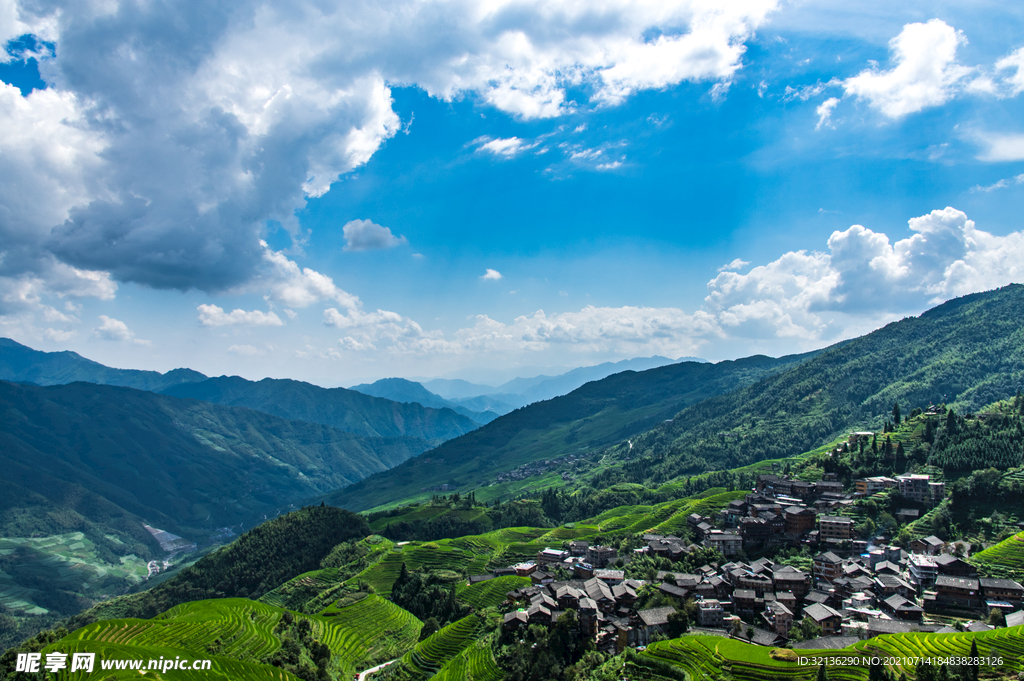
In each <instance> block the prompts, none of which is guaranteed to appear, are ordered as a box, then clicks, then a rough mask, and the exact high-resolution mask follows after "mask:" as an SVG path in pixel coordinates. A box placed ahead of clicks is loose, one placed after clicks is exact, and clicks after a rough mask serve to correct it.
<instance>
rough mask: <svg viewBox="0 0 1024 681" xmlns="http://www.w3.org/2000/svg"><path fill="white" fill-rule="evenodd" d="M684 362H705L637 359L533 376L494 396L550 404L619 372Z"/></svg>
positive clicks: (511, 383) (656, 357)
mask: <svg viewBox="0 0 1024 681" xmlns="http://www.w3.org/2000/svg"><path fill="white" fill-rule="evenodd" d="M683 361H696V362H703V361H705V360H702V359H698V358H695V357H684V358H682V359H679V360H674V359H669V358H668V357H658V356H654V357H637V358H635V359H624V360H622V361H621V362H605V363H603V364H598V365H596V366H592V367H580V368H579V369H573V370H572V371H568V372H566V373H564V374H562V375H560V376H536V377H534V378H526V379H523V378H517V379H513V380H512V381H509V382H508V383H505V384H504V385H501V386H498V388H497V390H495V392H497V393H512V394H517V395H521V396H522V397H523V399H524V401H525V402H526V404H531V403H533V402H540V401H541V400H550V399H551V398H552V397H558V396H559V395H567V394H569V393H571V392H572V391H573V390H575V389H576V388H579V387H580V386H581V385H583V384H584V383H589V382H590V381H599V380H601V379H602V378H607V377H608V376H611V375H612V374H617V373H619V372H622V371H647V370H648V369H657V368H658V367H663V366H666V365H668V364H675V363H677V362H683Z"/></svg>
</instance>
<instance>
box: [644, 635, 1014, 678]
mask: <svg viewBox="0 0 1024 681" xmlns="http://www.w3.org/2000/svg"><path fill="white" fill-rule="evenodd" d="M972 641H975V642H976V643H977V645H978V653H979V656H980V657H983V658H988V657H996V658H1002V664H1001V665H995V666H993V665H982V666H981V667H980V672H981V675H982V676H983V677H988V678H992V677H1004V678H1005V677H1014V678H1015V677H1016V676H1017V674H1018V673H1020V672H1021V671H1022V670H1024V662H1022V659H1024V626H1018V627H1011V628H1008V629H995V630H992V631H983V632H976V633H950V634H926V633H908V634H884V635H881V636H877V637H875V638H871V639H867V640H865V641H860V642H859V643H856V644H854V645H852V646H850V647H848V648H842V649H838V650H837V649H828V650H810V649H802V650H793V651H792V653H793V655H787V656H791V657H793V658H796V657H798V656H802V657H814V658H835V659H840V658H851V657H855V656H856V657H860V658H862V659H863V658H871V657H881V658H887V659H889V660H893V661H896V660H898V661H899V662H896V663H894V664H890V665H888V666H889V669H890V671H892V672H893V673H895V674H896V675H899V674H901V673H904V674H907V675H908V676H911V677H912V675H913V674H914V671H915V668H916V665H917V661H919V660H920V658H948V657H967V656H968V655H969V654H970V650H971V642H972ZM776 650H778V649H774V648H766V647H763V646H758V645H754V644H750V643H745V642H743V641H739V640H736V639H730V638H725V637H721V636H683V637H681V638H677V639H672V640H669V641H660V642H657V643H653V644H651V645H650V646H648V647H647V650H645V651H644V652H643V653H642V657H649V658H651V659H655V660H658V661H661V662H665V663H669V664H671V665H673V666H676V667H680V668H682V669H684V670H685V671H686V672H687V674H688V675H689V677H690V678H691V679H692V680H693V681H701V680H707V679H718V678H720V677H721V676H722V674H723V673H728V674H729V675H730V677H731V678H732V679H734V680H735V681H774V680H777V679H779V678H787V679H793V680H794V681H813V679H815V678H816V677H817V674H818V667H817V666H812V665H800V664H799V661H798V660H797V659H792V660H786V659H777V658H782V657H785V656H783V655H773V654H772V653H773V651H776ZM826 668H827V672H828V677H829V678H830V679H833V678H835V679H849V680H851V681H866V679H867V678H868V665H867V664H866V663H865V664H861V665H838V664H837V665H827V664H826Z"/></svg>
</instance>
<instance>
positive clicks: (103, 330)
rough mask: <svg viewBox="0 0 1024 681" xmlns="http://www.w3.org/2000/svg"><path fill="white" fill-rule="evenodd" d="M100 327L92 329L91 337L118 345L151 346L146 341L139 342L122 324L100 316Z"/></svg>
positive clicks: (102, 315)
mask: <svg viewBox="0 0 1024 681" xmlns="http://www.w3.org/2000/svg"><path fill="white" fill-rule="evenodd" d="M100 322H101V323H100V325H99V326H97V327H96V328H95V329H93V332H92V334H93V336H95V337H96V338H100V339H102V340H109V341H117V342H120V343H134V344H135V345H151V344H152V343H150V342H149V341H148V340H141V339H139V338H136V337H135V333H134V332H133V331H132V330H131V329H129V328H128V325H127V324H125V323H124V322H122V321H120V320H118V319H114V318H113V317H108V316H107V315H105V314H101V315H100Z"/></svg>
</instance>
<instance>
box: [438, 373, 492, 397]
mask: <svg viewBox="0 0 1024 681" xmlns="http://www.w3.org/2000/svg"><path fill="white" fill-rule="evenodd" d="M420 385H422V386H423V387H424V388H426V389H427V390H429V391H430V392H432V393H434V394H435V395H440V396H441V397H443V398H444V399H446V400H461V399H466V398H468V397H479V396H480V395H489V394H491V393H494V392H497V388H495V387H494V386H493V385H484V384H483V383H470V382H469V381H463V380H462V379H461V378H433V379H431V380H429V381H420Z"/></svg>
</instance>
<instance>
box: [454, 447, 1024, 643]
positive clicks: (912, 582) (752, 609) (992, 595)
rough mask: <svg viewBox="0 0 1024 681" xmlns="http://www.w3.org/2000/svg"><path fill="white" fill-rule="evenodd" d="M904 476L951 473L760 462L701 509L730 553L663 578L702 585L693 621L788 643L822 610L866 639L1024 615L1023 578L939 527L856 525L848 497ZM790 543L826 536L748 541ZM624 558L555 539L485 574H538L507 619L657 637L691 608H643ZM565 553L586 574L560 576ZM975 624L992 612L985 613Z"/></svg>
mask: <svg viewBox="0 0 1024 681" xmlns="http://www.w3.org/2000/svg"><path fill="white" fill-rule="evenodd" d="M854 435H855V436H858V437H859V436H863V435H869V434H860V433H857V434H854ZM851 437H854V436H851ZM890 488H896V489H898V490H899V491H900V494H901V495H902V496H903V497H904V498H906V499H909V500H912V501H915V502H918V503H919V504H924V505H927V504H933V503H935V502H937V501H938V500H940V499H941V498H942V495H943V494H944V493H945V490H944V487H943V484H942V483H938V482H932V481H931V480H930V479H929V476H927V475H918V474H912V475H911V474H908V475H902V476H898V477H896V478H882V477H876V478H867V479H864V480H858V481H856V483H855V491H853V492H852V493H847V492H846V491H845V490H844V489H843V485H842V483H840V482H838V481H837V480H835V479H834V478H833V479H829V478H828V477H826V479H824V480H822V481H819V482H805V481H800V480H793V479H790V478H788V477H785V476H778V475H762V476H759V478H758V480H757V485H756V487H755V489H754V490H753V491H752V492H751V493H750V494H747V495H746V497H745V498H744V499H742V500H736V501H733V502H731V503H730V504H729V505H728V506H727V507H726V508H724V509H722V510H721V511H719V512H718V514H717V516H715V517H707V516H701V515H698V514H693V515H691V516H689V517H688V518H687V524H688V526H689V527H690V528H691V530H692V535H693V537H694V538H695V540H696V542H700V544H701V545H702V546H705V547H714V548H716V549H718V550H719V551H720V552H721V554H722V555H723V556H724V557H725V558H726V559H727V560H728V561H729V562H726V563H724V564H722V565H714V564H712V565H707V566H704V567H702V568H700V570H699V571H698V572H697V573H695V574H682V573H672V572H659V573H658V575H657V580H656V581H655V582H654V583H653V584H652V585H651V587H652V588H656V589H658V590H659V591H660V592H662V593H663V594H665V595H667V596H669V597H670V600H671V601H672V602H673V603H675V604H676V605H677V606H679V607H681V606H682V605H683V604H684V603H686V602H687V601H689V600H691V599H692V600H693V602H694V605H695V606H696V609H695V611H693V610H691V612H694V613H695V615H696V621H694V622H691V623H690V625H691V626H692V627H698V628H700V629H702V630H704V631H706V632H708V633H710V632H714V631H717V632H719V633H721V634H723V635H728V634H727V632H728V633H729V634H731V635H734V636H736V637H739V638H742V639H743V640H749V641H751V642H753V643H759V644H762V645H772V646H777V645H782V644H784V643H785V642H786V641H787V640H788V639H789V638H790V637H791V636H792V630H793V628H794V627H795V626H797V625H798V624H799V623H800V622H801V621H802V620H804V619H809V620H811V621H813V622H814V623H815V624H816V625H817V626H818V628H820V631H821V634H822V636H824V637H851V638H857V639H860V638H864V637H869V636H874V635H877V634H882V633H897V632H906V631H940V632H942V631H948V630H950V629H949V628H948V627H942V626H941V625H936V624H928V623H927V622H928V617H927V615H929V614H949V615H956V616H961V617H967V618H982V617H985V616H987V615H988V613H989V612H990V611H991V610H992V609H998V610H1002V611H1004V613H1006V620H1007V625H1010V626H1012V625H1013V624H1024V610H1022V607H1024V587H1022V586H1021V585H1020V584H1019V583H1017V582H1015V581H1013V580H1009V579H990V578H985V577H981V576H979V575H978V573H977V571H976V570H975V568H974V566H972V565H971V564H970V563H968V562H967V561H965V560H963V559H962V558H959V557H957V556H955V555H953V554H952V553H949V551H951V550H952V547H951V546H950V545H948V544H946V543H945V542H943V541H942V540H940V539H938V538H937V537H934V536H933V537H926V538H924V539H918V540H915V541H914V542H912V543H911V545H910V546H909V547H907V548H908V549H909V551H908V550H904V549H901V548H899V547H895V546H887V545H884V544H879V545H873V544H869V543H868V542H867V541H860V540H858V539H856V538H855V536H854V531H853V526H854V521H853V519H852V518H850V517H847V516H844V515H841V511H842V510H843V508H844V507H846V506H848V505H850V504H852V503H854V501H855V500H856V499H858V498H863V497H865V496H870V495H872V494H875V493H877V492H879V491H882V490H885V489H890ZM918 512H919V511H918V509H906V510H905V512H903V513H902V515H903V518H902V519H903V520H912V519H914V518H915V517H916V514H917V513H918ZM643 539H644V544H645V545H644V546H642V547H641V548H639V549H635V550H634V553H647V554H651V555H655V556H661V557H666V558H669V559H671V560H673V561H675V560H679V559H681V558H683V557H684V556H685V555H687V554H688V553H690V552H692V551H694V550H695V549H696V548H697V544H696V543H693V542H690V541H688V540H686V539H683V538H680V537H676V536H663V535H656V534H647V535H644V537H643ZM787 545H789V546H800V545H811V546H817V547H818V550H819V553H818V554H817V555H816V556H815V557H814V559H813V567H812V569H811V572H806V571H804V570H800V569H798V568H796V567H793V566H791V565H785V564H781V563H776V562H774V561H772V560H770V559H768V558H760V559H758V560H754V561H751V562H743V561H742V560H739V558H741V557H742V556H743V555H746V554H747V553H764V552H768V551H770V549H772V548H773V547H784V546H787ZM625 559H626V560H627V561H628V557H625ZM617 560H618V557H617V556H616V551H615V549H614V548H611V547H607V546H590V545H589V544H588V543H587V542H583V541H576V542H571V543H570V544H569V546H568V549H564V548H546V549H544V550H542V551H540V552H538V554H537V558H536V560H535V561H530V562H527V563H522V564H520V565H516V566H513V567H510V568H505V569H503V570H496V571H495V574H494V575H486V576H481V577H474V578H472V579H477V580H479V579H490V578H492V577H493V576H498V575H501V574H518V575H521V576H529V577H530V578H531V582H532V583H531V585H530V586H528V587H524V588H521V589H517V590H515V591H511V592H509V593H508V599H509V601H510V602H511V603H513V604H515V605H516V606H517V609H515V610H513V611H512V612H509V613H507V614H506V615H505V622H504V626H505V628H506V629H514V628H517V627H521V626H527V625H530V624H543V625H547V626H551V625H553V624H554V623H555V622H556V621H557V620H558V618H559V617H561V615H562V614H563V613H564V612H566V611H567V610H569V609H573V610H575V611H576V612H577V615H578V623H579V628H580V633H581V635H584V636H590V637H593V638H594V640H595V641H596V642H597V645H598V648H599V649H600V650H606V651H613V650H617V651H622V650H623V649H624V648H626V647H628V646H640V645H646V644H647V643H648V642H649V641H650V640H651V639H652V637H653V636H655V635H656V634H659V633H660V634H667V633H668V624H669V617H670V615H671V614H672V613H673V612H675V611H676V609H677V608H676V607H671V606H669V607H660V608H650V609H646V610H636V609H635V607H634V606H635V604H636V602H637V599H638V591H639V590H640V588H641V587H643V586H644V585H645V582H643V581H640V580H633V579H626V578H625V573H624V571H623V570H617V569H609V565H612V564H613V563H614V562H615V561H617ZM620 564H621V563H620ZM555 566H557V567H560V568H562V569H563V570H565V572H567V573H569V574H571V575H572V579H568V580H557V579H556V577H555V571H554V570H553V567H555ZM559 573H560V574H564V573H561V572H560V571H559ZM737 625H738V626H737ZM971 628H972V629H984V628H989V625H987V624H984V623H982V622H980V621H979V622H976V623H975V624H973V625H972V626H971ZM833 643H844V644H845V643H846V642H843V641H838V640H837V641H833ZM798 645H800V644H798ZM817 645H822V643H821V641H818V643H817Z"/></svg>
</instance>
